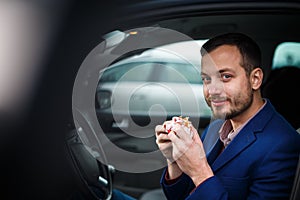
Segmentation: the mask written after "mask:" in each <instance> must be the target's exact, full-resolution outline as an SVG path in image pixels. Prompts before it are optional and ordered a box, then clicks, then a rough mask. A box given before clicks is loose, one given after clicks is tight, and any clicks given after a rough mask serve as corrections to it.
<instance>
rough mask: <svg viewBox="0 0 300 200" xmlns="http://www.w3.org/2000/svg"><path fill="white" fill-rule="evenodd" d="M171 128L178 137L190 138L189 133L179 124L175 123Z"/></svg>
mask: <svg viewBox="0 0 300 200" xmlns="http://www.w3.org/2000/svg"><path fill="white" fill-rule="evenodd" d="M172 130H173V131H174V132H175V133H176V135H177V137H178V138H180V139H182V140H184V141H186V140H191V137H190V133H188V132H186V130H185V129H184V128H183V127H182V126H181V125H180V124H176V125H175V126H174V127H173V129H172Z"/></svg>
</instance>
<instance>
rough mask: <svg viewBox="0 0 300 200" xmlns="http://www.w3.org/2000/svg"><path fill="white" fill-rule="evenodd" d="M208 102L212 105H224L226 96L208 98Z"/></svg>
mask: <svg viewBox="0 0 300 200" xmlns="http://www.w3.org/2000/svg"><path fill="white" fill-rule="evenodd" d="M210 102H211V105H212V106H215V107H220V106H224V105H225V104H226V103H227V102H228V100H227V99H226V98H210Z"/></svg>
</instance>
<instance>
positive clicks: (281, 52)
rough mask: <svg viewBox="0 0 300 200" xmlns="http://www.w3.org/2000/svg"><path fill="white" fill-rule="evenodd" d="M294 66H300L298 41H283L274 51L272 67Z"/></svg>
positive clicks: (299, 45) (299, 44)
mask: <svg viewBox="0 0 300 200" xmlns="http://www.w3.org/2000/svg"><path fill="white" fill-rule="evenodd" d="M285 66H295V67H299V68H300V43H298V42H283V43H281V44H279V45H278V46H277V47H276V49H275V52H274V57H273V65H272V68H273V69H275V68H281V67H285Z"/></svg>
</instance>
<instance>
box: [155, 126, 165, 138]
mask: <svg viewBox="0 0 300 200" xmlns="http://www.w3.org/2000/svg"><path fill="white" fill-rule="evenodd" d="M160 134H167V132H166V129H165V128H164V126H163V125H157V126H156V127H155V135H156V137H157V136H159V135H160Z"/></svg>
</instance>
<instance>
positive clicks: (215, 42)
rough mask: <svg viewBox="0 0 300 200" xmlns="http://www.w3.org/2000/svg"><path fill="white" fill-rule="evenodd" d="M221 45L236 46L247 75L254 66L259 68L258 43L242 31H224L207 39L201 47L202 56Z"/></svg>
mask: <svg viewBox="0 0 300 200" xmlns="http://www.w3.org/2000/svg"><path fill="white" fill-rule="evenodd" d="M222 45H232V46H236V47H237V48H238V50H239V52H240V54H241V55H242V63H241V66H242V67H243V68H244V69H245V71H246V73H247V74H248V75H249V74H250V73H251V71H252V70H253V69H255V68H261V50H260V48H259V46H258V44H257V43H256V42H255V41H254V40H253V39H252V38H250V37H249V36H247V35H245V34H243V33H225V34H222V35H218V36H215V37H213V38H211V39H209V40H208V41H207V42H206V43H204V44H203V46H202V47H201V55H202V56H204V55H205V54H207V53H210V52H211V51H213V50H214V49H216V48H218V47H219V46H222Z"/></svg>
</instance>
